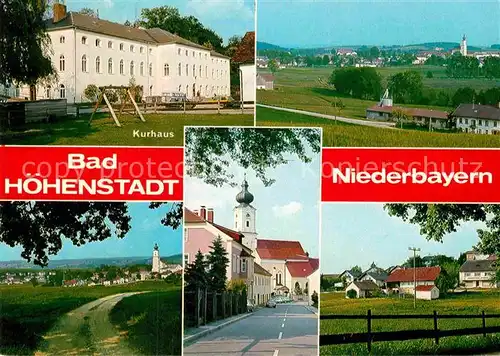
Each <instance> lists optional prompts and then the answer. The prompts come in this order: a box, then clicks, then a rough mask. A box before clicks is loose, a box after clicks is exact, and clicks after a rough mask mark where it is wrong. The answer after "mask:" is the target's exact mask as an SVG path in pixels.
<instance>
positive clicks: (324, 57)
mask: <svg viewBox="0 0 500 356" xmlns="http://www.w3.org/2000/svg"><path fill="white" fill-rule="evenodd" d="M329 63H330V56H329V55H328V54H325V55H324V56H323V59H322V60H321V64H322V65H324V66H327V65H328V64H329Z"/></svg>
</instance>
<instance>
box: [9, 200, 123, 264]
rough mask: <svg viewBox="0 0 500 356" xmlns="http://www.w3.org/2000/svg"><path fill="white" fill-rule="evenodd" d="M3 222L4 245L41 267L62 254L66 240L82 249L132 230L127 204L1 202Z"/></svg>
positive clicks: (121, 236) (119, 236)
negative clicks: (54, 256)
mask: <svg viewBox="0 0 500 356" xmlns="http://www.w3.org/2000/svg"><path fill="white" fill-rule="evenodd" d="M0 219H1V221H0V225H1V226H2V228H1V229H0V242H3V243H5V244H7V245H8V246H11V247H15V246H21V247H22V248H23V251H22V252H21V257H22V258H24V259H26V260H27V261H33V263H35V264H36V265H39V266H46V265H47V263H48V256H49V255H55V254H57V253H58V252H59V250H60V249H61V247H62V239H63V238H65V239H68V240H70V241H71V242H72V243H73V244H74V245H77V246H79V245H83V244H85V243H87V242H91V241H103V240H105V239H107V238H109V237H111V236H112V233H113V232H114V234H115V235H116V236H117V237H118V238H123V237H124V236H125V234H126V233H127V232H128V231H129V230H130V216H129V215H128V208H127V205H126V203H108V202H72V203H66V202H43V201H27V202H23V201H14V202H0ZM113 230H114V231H113Z"/></svg>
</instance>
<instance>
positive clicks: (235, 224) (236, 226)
mask: <svg viewBox="0 0 500 356" xmlns="http://www.w3.org/2000/svg"><path fill="white" fill-rule="evenodd" d="M234 228H235V229H237V228H238V222H237V221H235V222H234Z"/></svg>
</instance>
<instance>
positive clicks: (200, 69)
mask: <svg viewBox="0 0 500 356" xmlns="http://www.w3.org/2000/svg"><path fill="white" fill-rule="evenodd" d="M200 78H201V66H200Z"/></svg>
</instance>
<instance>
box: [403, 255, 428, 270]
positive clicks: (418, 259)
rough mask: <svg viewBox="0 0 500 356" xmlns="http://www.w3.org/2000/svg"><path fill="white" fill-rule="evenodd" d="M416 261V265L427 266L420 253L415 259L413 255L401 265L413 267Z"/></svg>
mask: <svg viewBox="0 0 500 356" xmlns="http://www.w3.org/2000/svg"><path fill="white" fill-rule="evenodd" d="M414 263H415V267H425V262H424V260H423V259H422V257H421V256H419V255H416V256H415V261H413V257H408V259H407V260H406V261H405V262H404V263H403V264H402V265H401V266H402V267H408V268H413V264H414Z"/></svg>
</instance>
